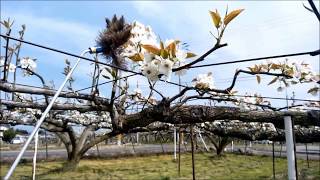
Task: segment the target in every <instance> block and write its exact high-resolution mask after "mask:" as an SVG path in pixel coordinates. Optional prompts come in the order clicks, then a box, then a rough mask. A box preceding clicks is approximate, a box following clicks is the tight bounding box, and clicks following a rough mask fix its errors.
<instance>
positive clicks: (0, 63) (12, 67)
mask: <svg viewBox="0 0 320 180" xmlns="http://www.w3.org/2000/svg"><path fill="white" fill-rule="evenodd" d="M4 63H5V61H4V59H0V67H2V66H4ZM7 69H8V71H9V72H15V71H16V65H14V64H12V63H10V64H9V66H8V65H7Z"/></svg>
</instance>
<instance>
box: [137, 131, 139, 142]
mask: <svg viewBox="0 0 320 180" xmlns="http://www.w3.org/2000/svg"><path fill="white" fill-rule="evenodd" d="M138 144H139V132H137V145H138Z"/></svg>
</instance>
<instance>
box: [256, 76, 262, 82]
mask: <svg viewBox="0 0 320 180" xmlns="http://www.w3.org/2000/svg"><path fill="white" fill-rule="evenodd" d="M256 77H257V81H258V84H260V82H261V77H260V76H259V75H256Z"/></svg>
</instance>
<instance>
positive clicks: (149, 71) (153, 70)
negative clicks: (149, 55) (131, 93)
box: [141, 62, 159, 81]
mask: <svg viewBox="0 0 320 180" xmlns="http://www.w3.org/2000/svg"><path fill="white" fill-rule="evenodd" d="M141 72H142V74H143V75H145V76H146V77H147V78H148V79H149V80H150V81H157V80H158V79H159V76H158V75H159V70H158V66H156V65H155V64H154V63H152V62H150V63H148V64H144V65H143V66H142V67H141Z"/></svg>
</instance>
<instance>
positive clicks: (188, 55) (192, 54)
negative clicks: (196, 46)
mask: <svg viewBox="0 0 320 180" xmlns="http://www.w3.org/2000/svg"><path fill="white" fill-rule="evenodd" d="M195 56H197V55H196V54H194V53H192V52H187V57H186V58H192V57H195Z"/></svg>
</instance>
